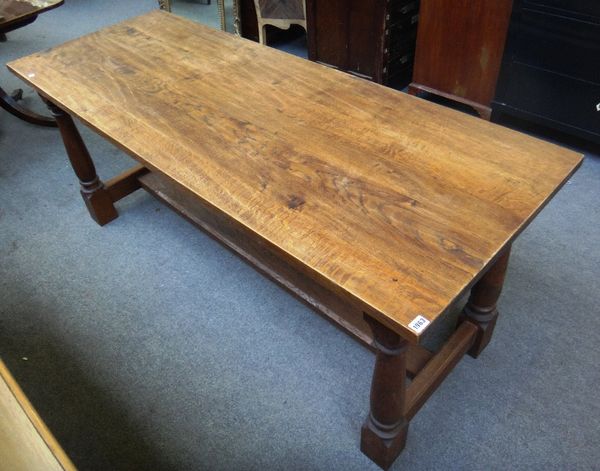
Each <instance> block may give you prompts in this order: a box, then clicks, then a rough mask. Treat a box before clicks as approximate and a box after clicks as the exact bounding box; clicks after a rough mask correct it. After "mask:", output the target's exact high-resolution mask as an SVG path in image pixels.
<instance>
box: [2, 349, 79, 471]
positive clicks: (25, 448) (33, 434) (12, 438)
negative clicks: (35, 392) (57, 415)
mask: <svg viewBox="0 0 600 471" xmlns="http://www.w3.org/2000/svg"><path fill="white" fill-rule="evenodd" d="M0 468H2V469H5V470H11V471H42V470H43V471H74V470H75V466H73V463H72V462H71V460H70V459H69V458H68V457H67V455H66V454H65V452H64V451H63V450H62V448H61V447H60V445H59V444H58V442H57V441H56V439H55V438H54V436H52V433H51V432H50V430H48V428H47V427H46V424H44V422H43V421H42V419H41V418H40V416H39V415H38V413H37V412H36V411H35V409H34V408H33V406H32V405H31V403H30V402H29V400H28V399H27V397H26V396H25V394H24V393H23V391H22V390H21V388H20V387H19V385H18V384H17V382H16V381H15V380H14V378H13V377H12V375H11V374H10V372H9V371H8V369H7V368H6V366H5V365H4V363H3V362H2V360H0Z"/></svg>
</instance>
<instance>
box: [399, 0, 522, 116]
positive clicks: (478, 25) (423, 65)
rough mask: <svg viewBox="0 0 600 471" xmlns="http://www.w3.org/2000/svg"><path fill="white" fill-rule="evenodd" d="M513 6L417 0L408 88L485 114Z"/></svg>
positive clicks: (508, 0) (481, 0) (508, 1)
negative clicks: (415, 32)
mask: <svg viewBox="0 0 600 471" xmlns="http://www.w3.org/2000/svg"><path fill="white" fill-rule="evenodd" d="M511 9H512V0H444V1H441V0H421V12H420V17H419V32H418V36H417V50H416V57H415V65H414V74H413V81H412V83H411V85H410V87H409V92H410V93H412V94H415V95H416V94H418V93H419V92H429V93H434V94H436V95H440V96H443V97H446V98H450V99H452V100H455V101H458V102H461V103H464V104H467V105H469V106H471V107H473V108H475V110H477V112H478V113H479V114H480V115H481V117H483V118H485V119H489V118H490V115H491V107H490V105H491V102H492V99H493V98H494V93H495V90H496V83H497V79H498V74H499V70H500V65H501V61H502V54H503V51H504V44H505V41H506V34H507V30H508V24H509V20H510V14H511Z"/></svg>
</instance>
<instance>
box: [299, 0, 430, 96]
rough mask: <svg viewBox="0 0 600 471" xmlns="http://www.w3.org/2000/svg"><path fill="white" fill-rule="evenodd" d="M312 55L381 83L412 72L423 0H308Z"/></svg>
mask: <svg viewBox="0 0 600 471" xmlns="http://www.w3.org/2000/svg"><path fill="white" fill-rule="evenodd" d="M306 16H307V28H308V57H309V59H311V60H313V61H317V62H320V63H322V64H326V65H328V66H331V67H334V68H337V69H339V70H343V71H345V72H349V73H351V74H354V75H356V76H358V77H362V78H366V79H368V80H373V81H375V82H378V83H383V84H386V85H395V86H405V85H406V84H408V82H409V81H410V77H411V75H412V64H413V60H414V49H415V41H416V33H417V22H418V18H419V1H418V0H387V1H385V0H307V2H306Z"/></svg>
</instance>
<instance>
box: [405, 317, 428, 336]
mask: <svg viewBox="0 0 600 471" xmlns="http://www.w3.org/2000/svg"><path fill="white" fill-rule="evenodd" d="M429 324H431V322H429V321H428V320H427V319H425V318H424V317H423V316H417V317H415V318H414V319H413V320H412V321H411V323H410V324H408V327H410V328H411V329H412V330H414V331H415V332H416V333H417V334H418V333H420V332H422V331H423V330H425V327H427V326H428V325H429Z"/></svg>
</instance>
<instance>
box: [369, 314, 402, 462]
mask: <svg viewBox="0 0 600 471" xmlns="http://www.w3.org/2000/svg"><path fill="white" fill-rule="evenodd" d="M365 320H366V321H367V323H368V324H369V325H370V326H371V330H372V331H373V336H374V341H373V344H374V346H375V347H376V349H377V356H376V359H375V370H374V372H373V380H372V382H371V410H370V412H369V416H368V417H367V420H366V421H365V423H364V425H363V427H362V431H361V440H360V449H361V451H362V452H363V453H364V454H365V455H367V456H368V457H369V458H370V459H372V460H373V461H374V462H375V463H377V464H378V465H379V466H380V467H382V468H383V469H387V468H389V467H390V466H391V465H392V463H393V462H394V460H395V459H396V457H397V456H398V455H399V454H400V452H401V451H402V450H403V449H404V445H405V444H406V435H407V433H408V420H407V419H406V417H405V416H404V410H405V395H406V385H405V382H406V354H407V352H408V341H406V340H405V339H403V338H402V337H400V336H399V335H398V334H396V333H395V332H393V331H392V330H390V329H388V328H387V327H386V326H384V325H383V324H381V323H379V322H378V321H376V320H375V319H373V318H371V317H369V316H367V315H365Z"/></svg>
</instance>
